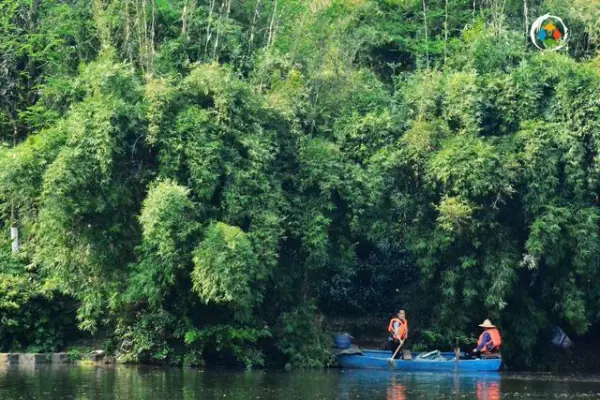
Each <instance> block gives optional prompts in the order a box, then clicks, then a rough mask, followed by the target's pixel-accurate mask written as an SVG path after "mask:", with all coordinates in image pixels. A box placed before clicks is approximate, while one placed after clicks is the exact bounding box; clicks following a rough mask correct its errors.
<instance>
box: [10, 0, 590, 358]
mask: <svg viewBox="0 0 600 400" xmlns="http://www.w3.org/2000/svg"><path fill="white" fill-rule="evenodd" d="M90 5H91V6H90ZM546 12H552V13H554V14H557V15H561V16H562V17H563V19H564V20H565V22H566V23H567V25H568V26H569V28H570V35H571V37H570V42H569V46H568V48H567V49H566V50H563V51H560V52H557V53H548V52H540V51H538V50H537V49H535V48H534V47H533V46H532V45H531V44H530V43H529V42H528V38H527V30H528V24H530V23H531V21H532V20H533V19H535V18H536V17H537V16H539V15H542V14H543V13H546ZM599 18H600V3H598V1H597V0H594V1H590V0H525V1H521V0H519V1H516V0H513V1H510V0H509V1H506V0H502V1H501V0H483V1H471V0H453V1H449V0H446V1H431V0H419V1H417V0H339V1H338V0H310V1H305V0H254V1H242V0H152V1H151V0H124V1H114V0H93V1H91V2H89V1H81V0H69V1H58V0H48V1H43V2H41V1H38V0H27V1H26V0H5V1H3V2H2V3H0V20H1V23H0V211H1V214H0V227H1V228H2V232H3V234H2V235H3V236H2V238H1V239H0V245H1V248H0V275H2V279H1V281H0V316H1V318H0V346H1V349H2V350H7V349H15V348H26V347H27V346H32V348H35V349H36V350H50V349H53V348H58V347H61V346H64V345H65V343H64V341H65V340H66V339H68V338H69V337H72V335H73V329H74V327H75V324H77V329H79V331H80V332H82V333H83V332H86V333H88V334H93V335H102V337H106V338H107V339H106V343H107V344H106V346H107V347H108V349H109V350H111V351H114V352H116V353H117V354H118V357H119V358H120V359H121V360H123V361H145V362H156V361H162V362H171V363H182V362H183V363H187V364H190V365H197V364H203V363H205V362H211V363H212V362H216V363H238V364H245V365H247V366H250V365H265V364H267V365H269V364H272V365H276V364H284V363H286V362H290V363H291V364H293V365H304V366H322V365H326V364H328V363H329V362H330V361H331V354H330V353H329V347H330V341H329V338H328V336H327V334H326V333H327V329H328V328H327V323H328V322H327V321H328V320H329V319H330V318H331V317H348V318H350V317H356V316H363V315H376V316H378V317H379V318H380V321H381V336H382V338H383V337H385V326H386V323H387V321H386V318H387V317H389V315H390V314H391V313H392V312H393V311H394V310H396V309H397V308H398V307H399V306H402V307H404V308H405V309H406V310H407V312H408V317H409V319H410V320H411V329H413V332H415V335H416V338H417V339H416V340H417V341H421V342H423V344H429V345H430V346H450V345H451V344H453V343H454V340H455V338H456V337H461V338H465V340H466V338H468V337H472V335H473V334H475V333H476V332H477V328H476V325H477V323H479V322H480V321H481V320H482V319H484V318H488V317H489V318H492V320H493V321H494V322H497V324H498V325H499V326H500V328H501V329H502V331H503V332H504V337H505V351H504V352H505V354H506V356H507V357H508V358H509V359H512V360H513V362H515V363H520V362H525V363H531V362H533V361H535V360H536V359H537V357H538V354H539V353H538V351H539V349H540V348H541V346H543V345H544V344H545V343H546V342H547V340H546V339H547V338H546V335H547V334H548V333H549V332H551V328H552V326H553V325H559V326H561V327H562V328H563V329H565V330H566V331H567V332H568V333H569V334H571V335H573V336H584V335H586V334H588V333H590V332H594V331H595V330H597V329H598V328H599V327H600V321H599V317H600V290H598V288H597V286H596V285H595V282H597V281H598V279H600V270H599V269H598V265H600V264H599V260H600V240H599V239H600V237H599V235H600V230H599V222H600V221H599V220H600V208H599V206H598V193H599V192H600V166H599V165H600V164H599V163H600V101H599V100H598V95H597V93H598V92H599V90H600V61H599V58H597V56H596V51H597V49H598V46H599V45H600V37H599V36H598V25H597V21H598V20H599ZM11 226H16V227H18V228H19V234H20V240H21V244H22V247H21V249H20V251H19V252H18V253H16V254H11V252H10V241H9V227H11ZM75 321H77V322H75ZM61 327H62V328H61ZM70 335H71V336H70Z"/></svg>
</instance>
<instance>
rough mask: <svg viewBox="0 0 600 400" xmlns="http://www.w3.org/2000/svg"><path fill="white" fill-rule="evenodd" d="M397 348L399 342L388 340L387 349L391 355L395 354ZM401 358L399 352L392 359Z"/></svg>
mask: <svg viewBox="0 0 600 400" xmlns="http://www.w3.org/2000/svg"><path fill="white" fill-rule="evenodd" d="M398 346H400V341H399V340H395V339H394V340H389V341H388V347H389V349H390V350H391V351H392V354H394V353H395V352H396V349H397V348H398ZM401 356H402V352H401V351H399V352H398V354H396V357H394V358H395V359H399V358H400V357H401Z"/></svg>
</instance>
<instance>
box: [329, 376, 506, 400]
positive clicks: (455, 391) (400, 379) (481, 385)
mask: <svg viewBox="0 0 600 400" xmlns="http://www.w3.org/2000/svg"><path fill="white" fill-rule="evenodd" d="M501 381H502V376H501V374H500V373H499V372H477V371H462V372H454V371H448V372H444V371H423V372H408V371H407V372H404V371H397V370H385V369H342V370H340V373H339V381H338V389H337V392H338V394H339V397H338V398H340V399H345V400H348V399H354V398H356V397H358V396H359V395H361V394H364V393H365V392H369V393H370V394H371V395H372V398H381V399H384V398H385V399H388V400H403V399H405V398H417V397H419V398H420V396H421V395H426V396H424V397H426V398H450V397H454V398H470V399H478V400H497V399H499V397H497V396H499V395H500V394H501ZM361 397H362V396H361Z"/></svg>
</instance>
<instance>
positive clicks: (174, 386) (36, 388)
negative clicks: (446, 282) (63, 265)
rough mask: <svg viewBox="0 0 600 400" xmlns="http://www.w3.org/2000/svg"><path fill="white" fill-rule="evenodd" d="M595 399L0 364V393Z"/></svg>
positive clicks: (486, 381) (576, 384) (515, 390)
mask: <svg viewBox="0 0 600 400" xmlns="http://www.w3.org/2000/svg"><path fill="white" fill-rule="evenodd" d="M448 398H454V399H489V400H494V399H500V398H503V399H504V398H507V399H556V398H558V399H567V398H569V399H573V398H575V399H600V377H561V376H550V375H523V374H504V373H503V374H470V375H462V374H459V375H454V374H428V373H399V372H392V371H370V372H369V371H350V370H329V371H315V372H291V373H285V372H273V371H269V372H263V371H254V372H231V371H227V372H225V371H206V370H205V371H202V370H194V369H179V368H172V369H170V368H147V367H146V368H143V367H125V366H101V367H96V366H89V367H81V366H77V367H75V366H73V367H71V366H42V367H36V368H31V367H30V368H26V367H23V366H21V367H4V368H2V369H0V399H81V400H84V399H85V400H91V399H165V400H177V399H186V400H187V399H220V400H224V399H284V400H294V399H387V400H401V399H448Z"/></svg>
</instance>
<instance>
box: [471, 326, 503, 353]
mask: <svg viewBox="0 0 600 400" xmlns="http://www.w3.org/2000/svg"><path fill="white" fill-rule="evenodd" d="M485 332H487V333H488V335H490V338H491V343H492V345H493V347H494V349H499V348H500V345H501V344H502V338H501V337H500V332H499V331H498V329H496V328H491V329H486V330H485V331H484V332H483V333H482V334H481V335H479V340H478V341H477V347H479V346H481V345H482V344H483V334H484V333H485ZM489 344H490V341H488V342H487V343H485V346H483V349H482V351H487V349H488V345H489Z"/></svg>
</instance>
